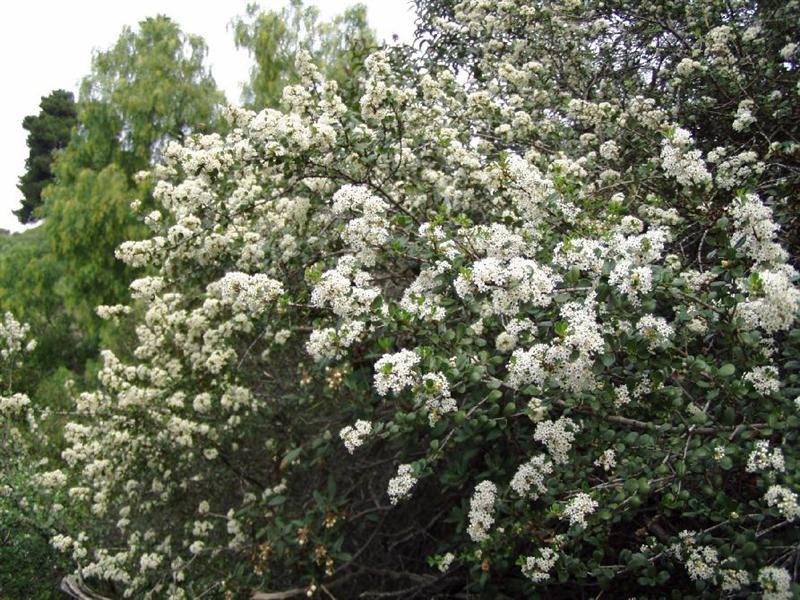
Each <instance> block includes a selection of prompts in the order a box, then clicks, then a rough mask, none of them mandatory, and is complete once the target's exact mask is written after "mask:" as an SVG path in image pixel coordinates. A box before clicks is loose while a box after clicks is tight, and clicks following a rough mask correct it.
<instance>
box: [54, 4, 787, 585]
mask: <svg viewBox="0 0 800 600" xmlns="http://www.w3.org/2000/svg"><path fill="white" fill-rule="evenodd" d="M528 4H529V3H527V2H514V1H510V0H506V1H504V2H499V3H494V2H481V1H478V0H467V1H465V2H462V3H460V4H459V5H457V7H456V9H455V11H454V13H453V15H452V20H442V19H439V20H438V21H436V27H438V28H440V31H441V32H442V35H445V34H451V33H453V32H455V33H456V34H458V35H462V34H463V35H465V36H468V39H473V38H474V42H475V44H474V46H472V47H471V52H475V53H478V54H477V55H476V56H477V57H476V59H475V60H476V62H475V63H474V64H472V63H470V62H469V61H465V62H464V63H463V64H465V65H467V64H469V66H471V67H474V70H473V71H474V72H473V73H472V74H470V73H467V72H465V71H458V70H456V69H454V68H451V66H449V65H447V64H444V63H439V62H437V61H436V60H435V57H434V58H431V59H429V60H428V62H427V63H425V65H426V66H425V68H424V69H422V68H411V67H410V66H409V65H413V64H414V63H413V62H411V61H413V60H415V59H416V58H419V57H418V56H417V57H415V56H413V55H410V51H404V50H397V51H383V52H378V53H376V54H373V55H371V56H370V58H369V59H368V60H367V61H366V70H367V78H366V80H365V81H364V90H365V93H364V95H363V97H362V98H361V102H360V111H359V112H355V111H353V110H351V109H348V108H347V107H346V106H345V104H344V103H343V102H342V100H341V99H340V97H339V96H338V94H337V89H336V85H335V84H334V83H331V82H328V81H324V80H323V79H322V77H321V76H320V74H319V73H318V71H317V70H316V68H315V67H314V66H313V65H312V64H311V63H310V61H308V60H307V57H301V59H300V63H299V66H298V70H299V71H300V72H301V73H302V76H303V82H302V83H301V84H300V85H298V86H290V87H288V88H287V89H286V92H285V94H284V99H285V103H286V106H287V110H286V111H285V112H279V111H275V110H271V109H267V110H264V111H262V112H260V113H257V114H256V113H253V112H250V111H247V110H243V109H239V108H234V107H231V108H229V109H228V110H227V117H228V120H229V122H230V132H229V133H227V134H226V135H225V136H221V135H216V134H215V135H208V136H202V137H194V138H192V139H190V140H189V141H188V142H187V143H186V144H185V145H183V146H180V145H177V144H171V145H170V146H169V147H168V148H166V150H165V152H164V162H163V164H160V165H157V166H156V167H155V168H154V169H153V170H152V173H149V174H142V177H143V178H150V179H151V182H152V185H153V189H154V196H155V200H156V203H157V205H158V206H159V208H158V211H157V213H155V214H153V213H151V214H149V215H148V216H147V218H146V219H145V221H146V223H147V224H148V225H149V226H150V227H151V229H152V236H151V237H150V238H149V239H145V240H142V241H136V242H127V243H125V244H123V245H122V246H121V247H120V248H119V250H118V253H117V255H118V257H119V258H120V259H121V260H123V261H125V262H126V263H127V264H129V265H131V266H133V267H137V266H139V267H144V266H148V271H147V272H146V273H143V277H142V278H141V279H139V280H137V281H135V282H133V284H132V285H131V288H132V290H133V292H134V296H135V298H136V299H135V301H134V303H133V305H132V306H131V307H130V308H123V307H103V308H100V309H99V310H98V313H99V314H100V315H101V316H106V317H108V318H121V317H122V316H124V314H125V313H126V312H130V314H131V315H132V317H133V318H136V319H137V323H138V325H137V335H138V345H137V346H136V347H135V349H133V359H132V360H131V361H125V360H123V359H121V358H119V357H117V356H115V355H114V354H113V353H111V352H110V351H106V352H105V353H104V355H103V368H102V369H101V371H100V374H99V381H100V384H101V386H100V387H99V388H98V389H97V390H96V391H92V392H86V393H83V394H80V395H78V396H77V397H76V398H75V406H76V410H77V412H78V413H79V414H80V417H79V418H76V419H74V420H73V421H72V422H70V423H69V424H67V425H66V428H65V436H66V440H67V448H66V450H65V451H64V452H63V458H64V461H65V462H66V465H67V466H68V469H69V472H70V475H69V481H67V482H64V484H63V485H64V487H65V488H66V489H68V493H69V496H70V497H71V498H72V499H73V500H74V501H75V502H76V503H77V504H78V505H81V506H85V507H86V509H87V510H90V511H91V512H92V513H93V515H94V516H93V519H92V523H91V524H89V523H87V526H86V528H85V530H84V531H80V532H78V531H75V532H64V533H62V534H59V535H58V536H57V537H56V538H54V540H53V543H54V544H55V545H56V546H57V547H58V548H60V549H61V550H63V551H65V552H68V553H70V554H71V555H72V556H73V557H74V559H75V560H76V562H77V563H78V571H79V573H80V575H81V576H82V577H83V578H84V579H85V580H86V581H87V582H90V583H93V584H94V585H101V582H103V581H105V582H107V583H105V584H104V585H106V586H107V587H108V589H109V590H112V591H115V592H117V593H119V594H122V595H125V596H130V597H169V598H184V597H195V596H199V595H201V594H209V595H214V596H227V597H233V596H235V595H237V594H241V595H254V597H256V598H257V597H262V598H268V597H289V596H291V595H301V594H303V593H307V594H308V595H309V596H313V595H314V594H322V593H325V592H328V593H331V592H336V590H339V591H340V593H341V594H342V595H343V596H342V597H355V596H357V595H359V594H362V593H363V594H364V595H365V597H369V596H370V594H375V593H378V592H389V593H391V594H392V595H395V596H399V597H402V596H405V597H411V596H413V595H415V594H421V595H423V596H424V597H442V598H444V597H450V595H456V594H463V593H464V591H468V592H470V593H472V592H474V593H476V594H485V595H486V597H521V596H528V595H531V594H534V593H537V591H541V593H542V594H548V595H553V596H555V597H576V596H579V595H583V594H587V593H589V594H592V595H595V596H596V595H597V594H601V593H602V590H610V591H612V592H613V593H614V594H615V595H625V594H648V593H651V592H652V591H653V590H654V589H655V590H664V589H667V587H668V588H669V589H672V590H673V591H674V593H675V594H677V596H678V597H693V596H694V597H701V596H707V597H719V596H720V594H748V593H750V592H753V593H760V594H762V595H763V596H764V597H766V598H790V597H791V596H792V594H793V593H794V592H795V591H796V589H797V588H796V584H794V583H793V581H794V579H795V575H796V574H795V573H794V569H795V567H794V565H795V564H797V556H798V543H799V542H800V540H799V539H798V529H797V528H796V527H795V525H796V519H797V517H798V512H799V511H798V508H797V493H798V477H799V476H800V464H798V447H799V446H798V435H797V431H798V425H799V424H800V421H799V420H798V415H797V412H798V410H800V379H799V378H798V375H799V374H800V373H799V371H800V329H798V328H796V327H795V324H796V319H797V315H798V309H800V290H799V289H798V288H797V285H796V283H795V281H796V279H797V272H796V271H795V269H794V267H793V266H792V264H791V262H790V254H789V253H788V252H787V251H786V249H785V247H784V246H783V245H782V244H781V240H780V236H781V235H782V232H783V231H784V230H783V229H782V227H781V224H780V223H779V222H777V221H776V219H775V210H774V208H775V206H776V205H779V204H780V201H781V200H782V199H783V197H782V196H780V194H782V193H783V192H782V190H785V182H782V183H779V184H778V183H775V182H771V181H769V178H768V175H767V173H769V172H771V171H770V170H769V169H768V168H767V164H768V162H769V159H770V156H771V155H770V154H769V153H770V152H773V149H770V150H765V149H763V148H762V147H761V146H760V145H754V146H753V150H752V152H754V153H755V156H754V158H753V160H750V159H749V158H747V159H746V158H743V157H742V156H738V158H737V159H736V160H737V161H738V162H737V164H738V165H739V166H738V167H736V169H734V170H732V169H733V167H731V163H729V161H728V162H726V161H722V159H721V158H720V157H722V156H729V155H730V148H731V147H734V146H737V144H738V143H739V142H738V141H736V140H727V141H726V140H725V139H721V140H720V144H721V146H720V150H719V151H718V152H717V157H718V159H716V160H711V158H710V157H709V153H707V152H706V151H705V150H704V149H703V148H701V147H698V145H697V144H698V140H699V139H700V138H699V137H698V136H697V135H695V134H693V133H692V131H690V130H691V129H692V127H693V123H686V122H682V121H680V120H679V119H678V118H677V117H678V116H679V115H680V114H681V113H680V111H676V110H674V108H675V107H674V105H672V104H670V103H668V102H667V100H669V97H667V95H663V97H662V95H660V94H658V96H659V98H660V99H661V100H663V102H664V104H663V105H662V104H659V102H658V101H657V99H654V98H650V97H645V96H630V95H628V94H621V95H620V100H619V101H616V102H609V101H605V100H603V101H602V102H598V103H596V102H593V101H592V100H587V99H586V98H587V96H585V95H583V94H581V93H579V92H580V91H581V90H582V89H583V88H582V87H581V85H583V84H584V83H586V79H585V78H591V79H593V80H594V79H596V80H597V81H596V85H598V86H600V88H601V89H605V88H603V86H604V85H606V84H608V81H607V80H604V79H602V77H603V76H604V75H603V74H602V73H599V74H591V73H589V74H587V71H588V72H591V70H592V69H593V67H594V66H596V64H601V63H594V62H593V56H594V54H593V53H594V52H600V53H601V55H602V56H605V54H602V53H603V52H606V51H608V52H611V51H612V50H613V48H612V47H609V48H606V46H602V47H601V48H599V49H598V48H595V47H593V46H592V45H591V42H592V40H595V41H597V40H599V41H598V43H600V42H603V44H611V45H613V44H612V43H613V42H614V40H615V39H618V38H619V37H620V36H622V35H623V33H624V30H623V26H624V23H623V22H621V21H615V20H614V19H606V21H608V22H607V23H606V22H603V23H601V22H599V21H597V22H592V23H591V27H590V28H589V29H588V30H587V31H589V32H590V34H592V35H595V37H594V38H592V37H591V35H590V36H589V37H588V38H587V39H588V40H589V42H587V44H588V45H585V44H583V43H581V44H578V45H576V46H575V47H570V46H569V45H568V41H569V40H570V39H574V36H577V35H578V32H579V31H583V30H582V29H580V27H579V26H578V24H581V23H583V25H582V26H585V25H586V23H585V22H584V21H581V18H584V17H585V15H584V14H583V13H581V10H582V9H581V6H582V5H579V4H578V3H574V2H565V3H561V4H555V3H553V4H552V5H551V3H542V4H541V6H539V5H537V8H527V5H528ZM692 6H694V5H692ZM791 6H792V7H793V8H791V9H786V10H794V11H795V13H793V14H796V13H797V10H798V9H797V6H796V5H795V4H792V5H791ZM698 10H700V9H698ZM531 11H533V12H531ZM547 11H550V12H549V13H547V14H549V15H550V16H551V17H552V20H551V21H545V23H549V24H550V25H556V24H558V23H560V22H561V21H565V22H566V21H569V19H571V18H573V17H574V19H575V24H572V25H570V28H569V29H568V31H567V35H566V36H565V38H564V39H565V40H566V41H565V42H564V44H565V45H566V46H565V50H564V53H563V54H561V55H558V57H559V58H562V59H563V60H564V61H565V63H564V65H561V66H560V67H559V68H563V69H574V71H572V70H570V71H569V73H567V75H568V77H567V79H565V80H564V82H562V84H561V85H564V86H565V88H570V87H574V90H573V92H572V94H571V95H568V94H566V93H564V92H562V91H559V90H558V88H557V87H555V86H554V87H552V88H551V87H549V85H550V82H551V77H555V75H558V74H559V73H555V72H553V71H552V69H553V68H555V66H556V63H555V62H548V63H547V64H545V63H540V62H536V60H534V59H533V58H529V57H528V54H529V52H530V48H529V47H528V46H526V45H525V44H515V43H512V40H513V36H512V35H508V36H507V35H505V34H504V33H503V31H504V30H503V29H502V28H503V27H508V28H511V29H512V31H511V33H515V32H516V31H517V29H516V27H517V25H515V23H517V22H518V21H519V20H520V19H522V20H521V21H519V23H520V25H519V27H522V24H521V23H526V21H525V19H527V20H534V21H536V19H538V18H539V17H542V15H543V14H544V13H546V12H547ZM742 11H743V12H742V15H743V16H742V17H741V19H743V20H746V21H748V22H750V21H752V22H755V21H757V19H758V18H759V16H758V14H755V15H754V14H751V13H750V12H747V11H744V9H742ZM620 14H621V13H620ZM737 14H738V13H737ZM619 18H620V19H621V18H622V17H619ZM668 18H670V19H671V18H678V17H677V16H675V15H670V16H669V17H668ZM686 18H687V19H690V20H691V19H694V18H696V15H690V16H689V17H686ZM515 19H516V20H515ZM536 22H539V21H536ZM794 22H795V23H796V22H797V20H795V21H794ZM734 25H736V26H738V25H739V22H738V21H736V22H735V23H734V24H733V25H730V26H720V27H717V28H716V29H715V30H714V33H713V35H712V34H711V33H709V36H708V39H707V40H706V41H704V42H703V43H704V44H706V46H705V47H704V48H705V49H704V50H703V52H701V53H699V54H695V53H694V52H690V48H689V49H686V50H685V51H686V52H687V53H688V54H687V55H686V56H684V57H683V58H682V59H681V60H680V62H678V63H676V65H675V69H676V71H675V73H676V77H677V76H678V75H680V74H681V73H684V74H688V75H690V74H692V73H694V72H696V71H699V70H703V71H704V72H705V70H708V69H711V70H713V71H714V73H717V74H718V75H719V76H720V77H722V76H723V75H724V76H725V77H730V78H735V76H736V71H735V67H736V64H737V63H736V56H738V54H734V49H733V46H732V45H733V44H734V42H737V43H738V42H739V40H740V37H738V36H739V33H738V30H735V29H734V28H733V27H734ZM755 26H756V25H752V27H755ZM726 27H727V29H726ZM762 27H763V28H768V27H771V22H767V23H764V24H763V25H762ZM615 28H617V29H619V33H615V32H616V31H617V29H615ZM604 32H605V33H604ZM601 33H602V35H600V34H601ZM469 36H472V37H469ZM570 36H572V37H570ZM597 36H600V37H597ZM742 39H743V38H742ZM535 47H536V46H535V45H534V46H533V48H535ZM736 52H738V49H736ZM759 52H760V53H759V54H757V55H756V56H761V55H762V54H761V52H763V53H766V52H767V49H763V50H759ZM786 53H788V57H785V56H783V54H786ZM783 54H781V58H780V60H779V61H778V62H777V63H776V62H775V60H777V59H774V58H773V57H769V60H770V61H772V62H771V63H770V64H773V63H774V64H777V65H778V66H780V65H783V64H784V63H786V64H788V66H786V67H785V70H786V72H785V73H784V72H781V75H780V77H781V81H784V80H785V79H792V81H793V82H794V83H793V84H792V85H795V86H796V82H797V72H798V70H797V68H796V63H795V62H793V61H794V56H795V54H794V51H792V52H788V51H786V52H784V53H783ZM547 56H550V57H552V58H550V59H546V60H548V61H555V60H556V55H554V54H548V55H547ZM648 58H649V57H648V55H644V57H642V58H641V60H642V62H636V63H634V65H635V67H636V69H638V70H637V71H634V72H633V74H631V75H630V77H633V78H637V77H639V76H644V75H643V72H644V71H646V70H647V69H649V68H650V67H651V66H653V65H652V64H651V63H650V62H648ZM519 59H524V60H525V62H523V63H520V61H519ZM628 59H630V60H633V59H632V58H631V57H628ZM542 60H545V59H544V58H542ZM685 61H688V62H685ZM612 62H614V61H613V60H612ZM615 64H616V63H615ZM623 64H625V63H620V65H623ZM654 68H655V67H654ZM781 68H784V67H781ZM595 75H596V77H595ZM688 75H686V76H687V77H688ZM572 83H574V85H572ZM616 84H617V87H615V88H613V89H612V88H609V89H607V90H605V91H604V94H607V95H611V91H614V90H616V89H619V88H620V87H621V88H623V89H625V88H626V84H625V82H624V81H616ZM608 85H610V84H608ZM676 85H678V84H676ZM631 86H635V84H634V83H632V84H631ZM646 87H647V86H644V88H643V89H646ZM554 90H555V91H554ZM762 91H763V90H762ZM765 93H766V92H765ZM791 93H792V94H793V96H792V97H791V99H789V98H786V99H785V102H787V103H789V105H790V106H793V107H796V106H797V100H796V96H797V91H796V89H794V88H792V92H791ZM756 106H759V107H760V106H761V104H758V105H756V104H755V101H754V104H747V103H745V104H740V103H737V106H736V107H734V108H733V110H732V113H731V115H730V117H731V121H732V124H731V128H732V130H733V131H742V132H744V131H746V130H748V129H749V128H751V127H755V126H756V124H758V123H761V122H762V121H763V120H764V118H765V117H764V116H763V115H761V113H760V112H759V111H760V109H758V110H757V109H756ZM747 114H749V115H750V116H749V117H748V116H747ZM781 114H782V113H781ZM782 118H783V117H782V116H781V115H778V117H775V119H778V122H780V119H782ZM753 119H755V121H753ZM734 120H735V123H733V121H734ZM775 135H779V133H776V134H775ZM704 141H705V140H704ZM728 142H730V145H728ZM787 143H788V142H787ZM759 144H760V142H759ZM769 148H772V146H771V145H770V146H769ZM781 148H783V146H781ZM784 150H785V149H783V150H781V152H783V151H784ZM762 177H763V178H765V180H764V181H765V185H764V186H762V185H761V182H762V179H761V178H762ZM795 191H796V190H795ZM776 194H777V195H776ZM788 200H791V199H788ZM780 212H781V214H784V212H783V211H780ZM426 559H427V560H426ZM431 566H435V567H438V568H431ZM792 586H795V587H794V588H793V587H792ZM285 588H286V589H285ZM287 589H288V591H287ZM267 590H277V591H279V592H280V594H288V595H280V594H279V595H278V596H270V595H269V594H267V593H266V591H267ZM281 590H283V591H281ZM329 590H330V591H329ZM545 590H546V591H545Z"/></svg>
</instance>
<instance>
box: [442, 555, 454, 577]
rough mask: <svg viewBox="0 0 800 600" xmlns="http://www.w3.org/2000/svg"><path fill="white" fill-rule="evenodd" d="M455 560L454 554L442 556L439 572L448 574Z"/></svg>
mask: <svg viewBox="0 0 800 600" xmlns="http://www.w3.org/2000/svg"><path fill="white" fill-rule="evenodd" d="M455 558H456V555H455V554H453V553H452V552H448V553H447V554H445V555H444V556H442V559H441V560H440V561H439V571H440V572H441V573H446V572H447V570H448V569H449V568H450V565H452V564H453V561H454V560H455Z"/></svg>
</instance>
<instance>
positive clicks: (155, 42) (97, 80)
mask: <svg viewBox="0 0 800 600" xmlns="http://www.w3.org/2000/svg"><path fill="white" fill-rule="evenodd" d="M206 53H207V47H206V44H205V42H204V41H203V39H202V38H201V37H200V36H196V35H190V34H186V33H184V32H183V31H181V29H180V28H179V27H178V25H177V24H176V23H174V22H173V21H172V20H171V19H169V18H168V17H165V16H158V17H154V18H148V19H145V20H144V21H142V22H141V23H139V26H138V29H137V30H136V31H134V30H132V29H131V28H129V27H125V28H124V29H123V30H122V33H121V34H120V36H119V38H118V39H117V41H116V43H115V44H114V45H113V46H112V47H111V48H109V49H108V50H105V51H100V52H96V53H95V55H94V57H93V58H92V71H91V73H90V74H89V75H88V76H87V77H85V78H84V80H83V82H82V83H81V90H80V98H79V103H78V107H79V110H78V121H79V123H80V126H79V127H78V130H77V133H76V136H75V137H74V139H73V140H72V141H71V142H70V147H69V148H68V150H67V152H66V153H65V154H66V156H65V158H64V161H63V162H64V163H65V164H63V165H60V166H59V168H60V171H59V178H60V180H61V181H62V182H63V181H64V180H68V179H69V178H70V176H74V177H76V176H77V175H78V173H79V172H80V170H81V169H83V168H87V167H88V168H91V169H94V170H96V171H100V170H101V169H102V168H103V167H105V166H107V165H109V164H112V163H114V164H116V165H117V166H119V167H120V168H121V169H122V170H123V172H124V173H125V174H126V175H127V176H128V177H129V178H130V177H132V175H133V174H134V173H136V172H137V171H139V170H141V169H145V168H147V166H148V165H150V164H151V161H153V160H154V159H156V158H157V157H158V156H159V155H160V152H161V151H163V149H164V147H165V145H166V144H167V143H168V142H169V141H170V140H176V141H181V140H183V139H184V137H185V136H186V135H188V134H190V133H192V132H201V133H205V132H208V131H212V130H214V128H215V123H216V109H217V106H218V105H219V104H220V103H221V102H222V101H223V100H224V96H223V95H222V93H221V92H220V91H219V90H218V89H217V88H216V85H215V83H214V79H213V78H212V77H211V74H210V72H209V71H208V69H207V67H206V66H205V65H204V60H205V57H206Z"/></svg>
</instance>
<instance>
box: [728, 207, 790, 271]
mask: <svg viewBox="0 0 800 600" xmlns="http://www.w3.org/2000/svg"><path fill="white" fill-rule="evenodd" d="M728 212H729V214H730V215H731V217H732V218H733V226H734V232H733V235H731V246H732V247H734V248H737V250H738V252H740V253H742V254H743V255H744V256H746V257H747V258H749V259H750V260H752V261H753V262H755V263H756V264H762V263H783V262H785V261H786V258H787V254H786V250H784V249H783V248H782V247H781V245H780V244H778V243H777V242H776V241H775V237H776V235H777V234H778V231H779V230H780V226H779V225H778V224H777V223H776V222H775V221H774V220H773V216H772V209H770V208H769V207H768V206H766V205H765V204H764V203H763V202H762V201H761V199H760V198H759V197H758V196H757V195H756V194H745V195H744V196H741V197H739V198H737V199H736V200H734V202H733V203H732V204H731V206H730V208H729V209H728Z"/></svg>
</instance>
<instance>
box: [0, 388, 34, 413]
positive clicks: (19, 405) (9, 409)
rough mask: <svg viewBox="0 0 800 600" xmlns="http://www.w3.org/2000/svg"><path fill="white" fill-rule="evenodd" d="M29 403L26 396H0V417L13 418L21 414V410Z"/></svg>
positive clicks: (17, 394)
mask: <svg viewBox="0 0 800 600" xmlns="http://www.w3.org/2000/svg"><path fill="white" fill-rule="evenodd" d="M30 403H31V400H30V398H29V397H28V395H27V394H20V393H16V394H11V395H10V396H0V415H2V416H6V417H7V416H13V415H19V414H20V413H22V411H23V409H24V408H26V407H27V406H29V405H30Z"/></svg>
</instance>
